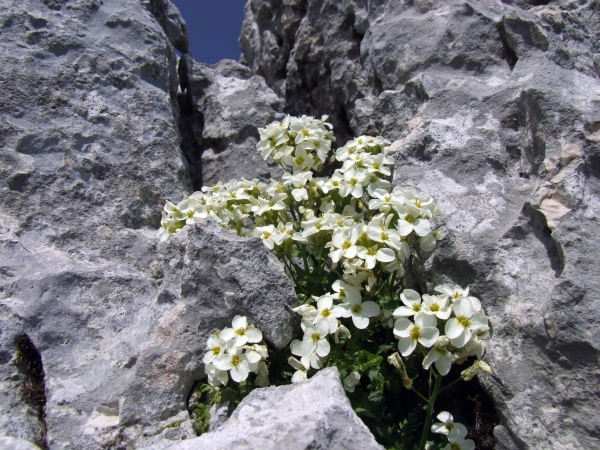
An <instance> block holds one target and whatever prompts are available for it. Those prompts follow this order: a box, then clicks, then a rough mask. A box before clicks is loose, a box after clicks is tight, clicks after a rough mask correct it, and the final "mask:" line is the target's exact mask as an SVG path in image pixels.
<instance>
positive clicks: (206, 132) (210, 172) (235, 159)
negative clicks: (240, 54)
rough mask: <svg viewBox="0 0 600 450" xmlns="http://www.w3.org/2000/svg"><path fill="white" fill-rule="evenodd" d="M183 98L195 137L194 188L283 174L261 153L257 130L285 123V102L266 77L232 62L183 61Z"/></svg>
mask: <svg viewBox="0 0 600 450" xmlns="http://www.w3.org/2000/svg"><path fill="white" fill-rule="evenodd" d="M180 73H181V74H182V86H183V89H184V93H183V94H181V95H180V103H181V105H182V110H184V111H186V117H187V120H188V121H189V122H188V126H189V128H191V131H192V132H193V136H190V139H192V140H193V142H192V144H191V145H188V147H189V148H188V149H187V150H186V156H187V157H188V160H189V161H190V166H191V172H192V175H193V182H194V188H195V189H196V190H199V189H200V188H201V187H202V185H206V186H211V185H213V184H216V183H217V182H218V181H222V182H226V181H229V180H230V179H232V178H236V179H240V178H242V177H245V178H248V179H252V178H259V179H261V180H263V181H268V180H269V179H270V178H279V177H280V176H281V175H282V173H283V172H282V170H281V168H280V167H279V166H278V165H276V164H274V163H270V164H268V163H267V162H266V161H264V160H263V158H262V156H261V155H260V154H259V153H258V152H257V151H256V144H257V142H258V140H259V135H258V131H257V128H258V127H264V126H265V125H266V124H268V123H270V122H272V121H273V120H275V119H276V118H281V117H282V116H283V114H282V113H281V112H280V111H281V108H282V106H281V102H280V101H279V98H278V97H277V95H275V93H274V92H273V91H272V90H271V89H270V88H268V87H267V85H266V84H265V81H264V79H263V78H262V77H259V76H252V74H251V73H250V71H249V70H248V68H247V67H245V66H242V65H241V64H238V63H236V62H235V61H231V60H223V61H220V62H219V63H217V64H214V65H212V66H209V65H207V64H202V63H197V62H195V61H194V60H193V59H192V58H191V56H187V57H185V58H182V60H181V66H180Z"/></svg>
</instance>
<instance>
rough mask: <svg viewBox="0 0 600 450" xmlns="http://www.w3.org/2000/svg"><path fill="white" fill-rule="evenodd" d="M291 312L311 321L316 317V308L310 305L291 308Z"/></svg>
mask: <svg viewBox="0 0 600 450" xmlns="http://www.w3.org/2000/svg"><path fill="white" fill-rule="evenodd" d="M292 311H294V312H296V313H298V314H300V315H301V316H302V318H304V319H306V320H309V321H312V320H313V319H314V318H315V316H316V315H317V308H315V307H314V306H312V305H300V306H296V307H295V308H292Z"/></svg>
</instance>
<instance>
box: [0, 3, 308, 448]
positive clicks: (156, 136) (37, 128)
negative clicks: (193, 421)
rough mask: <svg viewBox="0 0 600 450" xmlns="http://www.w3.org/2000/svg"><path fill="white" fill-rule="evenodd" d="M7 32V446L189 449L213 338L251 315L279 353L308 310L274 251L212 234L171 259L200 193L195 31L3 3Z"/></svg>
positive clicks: (190, 235)
mask: <svg viewBox="0 0 600 450" xmlns="http://www.w3.org/2000/svg"><path fill="white" fill-rule="evenodd" d="M153 14H156V15H153ZM0 24H2V25H1V30H2V32H1V33H0V49H1V51H0V87H1V88H2V95H3V101H2V103H1V105H0V390H1V391H2V393H3V395H2V396H0V411H1V413H0V436H8V437H12V438H15V439H22V440H26V441H30V442H33V443H35V444H37V445H38V446H39V447H40V448H51V449H63V448H77V449H97V448H125V447H127V448H130V447H134V446H136V445H139V444H138V443H140V442H142V441H144V442H148V440H152V438H153V437H154V436H155V435H163V434H164V435H169V436H171V437H172V434H173V433H172V432H171V433H169V431H170V430H169V429H167V428H170V426H172V424H173V422H177V421H179V420H181V414H182V413H183V415H184V416H186V417H187V415H188V413H187V399H188V396H189V394H190V392H191V390H192V389H193V386H194V384H195V383H196V382H197V381H198V380H200V379H201V378H202V377H203V375H204V374H203V364H202V356H203V354H204V352H205V350H206V349H205V346H206V339H207V337H208V335H209V334H210V333H211V332H214V331H216V330H218V329H220V328H222V327H224V326H225V325H226V324H228V323H229V322H230V321H231V319H232V318H233V317H234V316H235V315H237V314H246V315H247V316H248V317H249V319H250V320H251V321H252V322H254V324H255V325H257V326H258V327H260V328H261V330H262V331H263V332H264V335H265V337H266V338H267V340H268V342H270V344H271V345H273V346H274V347H276V348H280V347H282V346H284V345H286V344H287V342H289V340H290V339H291V334H292V325H291V324H292V322H293V321H291V317H292V315H293V313H292V312H291V310H290V306H294V305H295V302H296V301H297V300H296V297H295V294H294V291H293V287H292V284H291V282H290V281H289V280H288V279H287V278H286V277H285V274H284V272H283V269H282V268H281V267H280V266H279V264H278V263H277V261H276V260H274V259H273V258H272V257H271V255H270V254H269V252H268V251H267V250H266V249H265V248H264V246H263V245H262V243H261V242H260V241H259V240H246V239H240V238H237V237H236V236H235V235H232V234H230V233H229V232H227V231H225V230H223V229H221V228H219V227H214V226H211V225H206V224H204V225H203V224H198V226H197V227H195V226H190V227H188V229H186V230H184V231H182V232H181V233H180V234H179V235H178V236H177V238H176V239H173V240H172V241H170V242H168V243H163V244H160V245H158V239H157V238H156V230H157V228H158V227H159V223H160V218H161V209H162V207H163V205H164V203H165V201H166V200H167V199H170V200H173V201H176V202H177V201H179V200H181V199H182V198H183V197H184V195H185V194H187V193H189V192H191V190H192V183H191V179H190V173H189V166H188V164H187V161H186V160H185V158H184V157H183V155H182V149H181V146H180V144H181V136H182V135H183V134H184V131H185V130H183V131H182V128H181V127H180V125H181V120H180V118H181V114H180V110H179V104H178V99H177V93H178V90H179V89H180V88H179V84H180V83H179V82H180V80H179V77H178V72H177V56H176V53H175V50H174V48H175V47H176V48H178V49H179V50H180V51H183V52H185V50H186V42H187V34H186V27H185V26H184V23H183V21H182V19H181V16H180V15H179V13H178V12H177V10H176V8H175V7H174V6H173V5H172V4H170V3H169V2H167V1H163V0H161V1H158V0H156V1H154V0H152V1H141V2H131V1H125V0H114V1H110V2H106V1H105V2H101V1H96V0H69V1H66V0H65V1H63V0H44V1H43V2H42V1H37V0H25V1H13V0H0ZM165 30H166V31H165ZM196 258H200V259H201V261H200V260H196ZM178 433H180V435H179V436H180V437H186V436H188V435H189V437H191V434H190V433H191V428H190V429H187V430H186V431H185V432H181V430H178ZM8 437H7V438H3V441H2V442H3V444H2V445H4V442H5V441H6V440H7V439H9V438H8ZM9 440H10V439H9ZM7 445H8V444H7ZM15 445H16V444H15Z"/></svg>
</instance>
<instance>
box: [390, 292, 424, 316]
mask: <svg viewBox="0 0 600 450" xmlns="http://www.w3.org/2000/svg"><path fill="white" fill-rule="evenodd" d="M400 300H402V303H404V305H405V306H399V307H398V308H396V309H395V310H394V312H393V315H394V316H401V317H410V316H414V315H415V314H418V313H420V312H421V310H422V305H421V296H420V295H419V293H418V292H417V291H413V290H412V289H404V291H402V293H401V294H400Z"/></svg>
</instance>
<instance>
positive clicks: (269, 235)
mask: <svg viewBox="0 0 600 450" xmlns="http://www.w3.org/2000/svg"><path fill="white" fill-rule="evenodd" d="M272 235H273V233H269V232H268V231H265V232H264V233H263V235H262V238H263V239H264V240H265V241H266V240H267V239H269V238H270V237H271V236H272Z"/></svg>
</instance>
